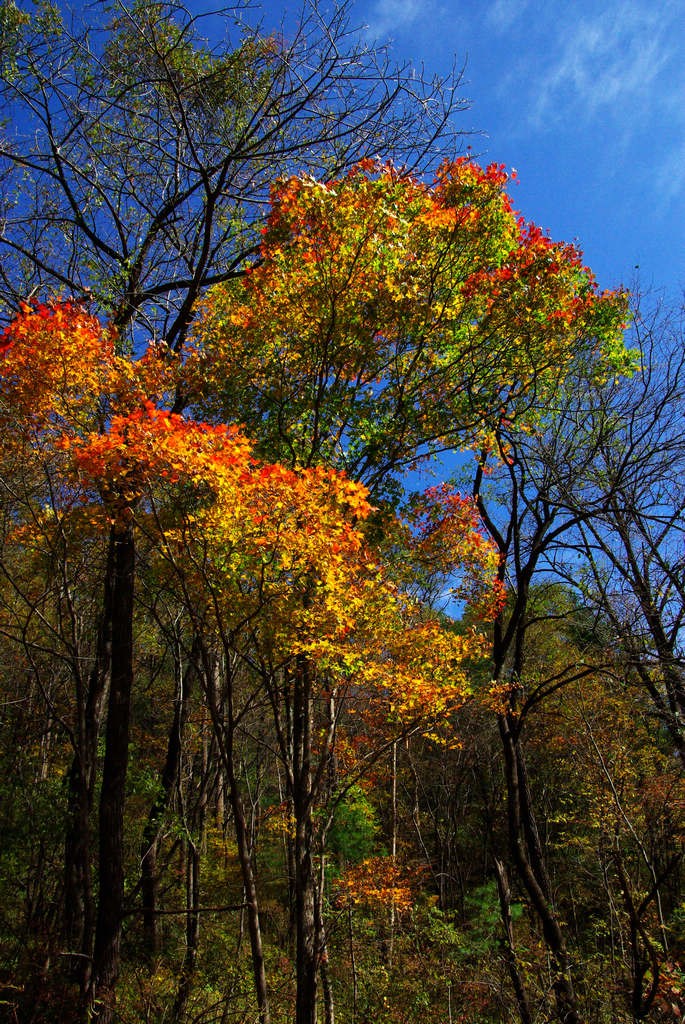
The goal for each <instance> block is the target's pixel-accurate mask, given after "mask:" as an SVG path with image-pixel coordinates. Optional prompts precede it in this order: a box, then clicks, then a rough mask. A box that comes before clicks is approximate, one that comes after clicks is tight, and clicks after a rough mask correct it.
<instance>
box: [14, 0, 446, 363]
mask: <svg viewBox="0 0 685 1024" xmlns="http://www.w3.org/2000/svg"><path fill="white" fill-rule="evenodd" d="M0 10H1V12H2V18H3V24H4V25H5V26H6V32H7V34H6V39H7V40H11V45H10V44H9V43H8V44H7V48H8V52H7V55H6V56H5V57H3V60H2V65H1V69H2V76H1V78H0V81H1V83H2V84H1V87H0V89H1V91H0V97H1V99H0V102H1V103H2V110H3V120H2V134H1V136H0V160H1V161H2V163H1V168H2V169H1V171H0V174H1V176H2V181H3V199H2V202H3V209H2V216H1V223H2V231H1V234H0V245H1V247H2V254H3V260H2V296H3V301H4V309H5V316H7V315H9V314H11V313H12V312H13V310H14V308H16V306H17V304H18V303H19V301H21V300H22V299H26V298H28V297H29V296H35V297H37V298H38V299H43V298H49V297H50V296H52V295H54V294H68V295H69V294H70V295H74V296H77V297H82V298H88V299H91V300H92V301H93V302H94V303H95V308H96V309H97V311H99V312H100V313H101V314H102V315H104V316H105V317H107V318H108V319H109V320H110V321H111V322H112V323H113V324H114V326H115V327H116V329H117V331H118V332H119V335H120V337H122V338H123V337H124V336H128V335H130V332H131V331H132V330H135V329H138V330H139V331H140V332H141V334H142V335H143V336H150V337H153V338H155V339H156V340H161V339H165V340H166V341H167V342H168V344H169V345H170V346H171V347H173V348H176V349H178V348H180V346H181V345H182V343H183V339H184V337H185V334H186V332H187V329H188V326H189V324H190V322H191V320H192V318H193V315H194V314H193V306H194V304H195V302H196V301H197V299H198V297H199V296H200V295H202V294H203V293H204V291H205V290H206V288H207V287H208V286H209V285H212V284H216V283H217V282H220V281H225V280H229V279H231V278H232V277H235V276H236V275H239V274H241V273H242V271H243V270H244V267H245V264H246V261H248V260H249V259H250V258H252V257H253V256H254V253H255V249H256V244H255V234H254V224H255V222H256V221H257V222H258V221H259V218H260V213H261V210H262V207H263V204H264V202H265V200H266V199H267V195H268V185H269V183H270V181H271V180H272V178H273V176H274V174H278V173H289V172H292V171H293V170H300V171H303V172H304V171H309V172H313V173H317V174H321V173H323V174H331V175H332V174H335V173H336V172H337V171H338V170H339V169H340V168H341V167H344V166H346V165H348V164H349V163H350V162H353V161H355V160H358V159H359V158H360V157H363V156H376V155H378V154H381V155H383V156H385V157H393V158H394V159H396V160H397V161H398V162H399V163H408V164H411V165H418V166H423V165H424V164H425V163H426V162H427V160H429V159H430V160H432V159H434V151H435V150H437V151H441V150H443V149H444V151H447V152H448V153H450V152H451V151H452V150H453V148H454V145H455V141H456V130H455V127H454V125H453V123H452V115H453V114H455V113H456V112H458V111H459V110H460V109H461V108H462V107H463V104H462V102H461V101H460V100H459V98H458V91H457V88H458V84H459V76H458V74H456V73H455V74H452V75H448V76H447V78H445V79H441V80H439V79H435V80H434V81H432V82H423V81H422V80H421V79H420V76H417V75H416V74H415V72H414V70H413V69H412V68H410V67H397V66H395V65H394V64H393V63H392V61H391V60H390V59H389V57H388V56H387V54H386V53H385V52H384V51H383V50H382V49H374V48H371V47H368V46H366V44H365V43H364V42H363V41H362V40H361V38H360V37H359V35H358V34H356V33H355V32H354V31H352V30H351V29H350V25H349V10H348V7H347V5H345V4H343V5H342V6H340V7H338V8H337V9H336V10H335V11H334V12H333V13H332V14H330V15H329V13H327V14H326V16H325V17H322V16H321V14H320V12H319V11H318V9H317V7H316V5H315V4H312V5H311V6H306V7H305V9H304V11H303V15H302V18H301V20H300V22H299V23H298V24H296V25H295V27H294V28H293V30H292V34H291V35H290V36H289V37H288V36H287V35H286V34H285V32H274V33H272V34H264V33H262V32H261V31H260V30H259V29H257V28H254V27H252V25H251V23H250V11H249V8H248V7H247V6H239V7H238V8H232V9H231V11H230V12H228V11H221V10H218V11H215V12H210V13H208V14H206V15H195V14H192V13H191V12H190V11H188V10H187V9H186V8H185V7H183V6H182V5H181V4H178V3H164V2H159V3H158V2H152V3H150V2H147V0H140V2H134V3H132V4H124V3H122V4H117V5H115V6H114V7H112V6H110V5H108V4H96V5H94V6H92V7H89V8H88V11H87V17H86V16H85V11H84V10H82V11H79V12H77V13H76V14H75V15H74V16H73V17H71V18H70V19H67V18H62V15H61V14H60V12H59V11H58V9H57V7H56V6H53V5H44V6H41V5H36V6H35V7H34V6H32V5H30V4H29V5H27V6H26V7H20V6H18V5H16V4H15V3H14V2H13V0H7V2H5V3H4V4H3V5H2V8H1V9H0ZM217 24H221V25H224V26H228V25H229V24H230V25H231V27H232V31H231V32H230V33H229V32H228V31H227V35H226V38H225V39H224V40H223V41H221V42H219V43H216V44H213V43H210V42H209V41H208V40H207V38H205V36H206V35H207V36H208V35H209V34H210V33H213V32H214V31H215V30H216V25H217ZM10 50H11V55H10V53H9V51H10ZM3 52H4V51H3Z"/></svg>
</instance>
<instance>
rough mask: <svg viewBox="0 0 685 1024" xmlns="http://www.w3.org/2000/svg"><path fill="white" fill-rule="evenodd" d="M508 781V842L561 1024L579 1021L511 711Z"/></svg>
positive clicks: (505, 730)
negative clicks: (546, 954)
mask: <svg viewBox="0 0 685 1024" xmlns="http://www.w3.org/2000/svg"><path fill="white" fill-rule="evenodd" d="M498 723H499V730H500V736H501V739H502V745H503V749H504V767H505V775H506V782H507V810H508V819H509V842H510V845H511V852H512V856H513V858H514V862H515V864H516V868H517V870H518V874H519V877H520V879H521V882H522V883H523V886H524V888H525V890H526V892H527V893H528V896H529V898H530V901H531V903H532V905H533V908H534V910H535V912H536V914H537V916H538V919H539V921H540V923H541V925H542V932H543V935H544V938H545V943H546V945H547V947H548V949H549V951H550V955H551V961H552V973H553V977H552V986H553V988H554V995H555V999H556V1004H557V1016H558V1017H559V1020H560V1021H561V1022H562V1024H580V1018H579V1017H578V1009H577V1003H576V995H575V991H574V988H573V982H572V980H571V972H570V964H569V959H568V953H567V950H566V943H565V941H564V936H563V933H562V931H561V928H560V926H559V922H558V920H557V917H556V914H555V911H554V906H553V903H552V898H551V892H550V885H549V878H548V875H547V870H546V866H545V863H544V859H543V856H542V849H541V846H540V841H539V837H538V832H537V825H536V822H535V817H534V814H533V809H532V805H531V801H530V788H529V784H528V774H527V770H526V766H525V761H524V758H523V751H522V750H521V746H520V740H519V739H518V738H517V737H516V733H515V724H514V723H513V721H512V718H511V715H510V713H507V714H505V715H498Z"/></svg>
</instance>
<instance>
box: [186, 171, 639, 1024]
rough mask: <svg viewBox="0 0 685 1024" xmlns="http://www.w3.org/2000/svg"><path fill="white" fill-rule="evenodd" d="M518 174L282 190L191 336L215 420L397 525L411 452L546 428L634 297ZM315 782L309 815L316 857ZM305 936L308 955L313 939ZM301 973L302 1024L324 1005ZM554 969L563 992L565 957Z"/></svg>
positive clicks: (367, 176) (609, 368)
mask: <svg viewBox="0 0 685 1024" xmlns="http://www.w3.org/2000/svg"><path fill="white" fill-rule="evenodd" d="M506 183H507V176H506V174H505V173H504V170H503V168H501V167H498V166H496V165H491V166H490V167H489V168H487V170H483V169H481V168H480V167H478V166H477V165H475V164H474V163H472V162H471V161H468V160H463V159H461V160H458V161H457V162H456V163H453V164H445V165H443V166H442V168H441V169H440V171H439V173H438V174H437V176H436V179H435V181H434V182H433V184H432V185H431V186H428V185H426V184H425V183H423V182H421V181H418V180H416V179H414V178H412V177H410V176H408V175H406V174H403V173H402V174H400V173H398V172H397V171H395V170H394V169H393V168H390V167H383V166H377V165H374V164H373V163H372V162H366V163H364V164H362V165H361V166H359V167H357V168H353V169H352V170H351V171H349V172H348V173H347V175H345V176H343V177H342V178H340V179H337V180H334V181H329V182H327V183H322V182H317V181H315V180H313V179H308V178H289V179H286V180H284V181H283V182H280V183H278V184H277V185H276V186H275V188H274V191H273V195H272V211H271V214H270V216H269V221H268V225H267V227H266V228H265V231H264V240H263V242H262V247H261V252H260V260H259V262H258V264H257V265H256V266H255V267H254V269H253V270H251V271H250V272H249V273H248V274H246V275H245V277H244V279H242V280H241V281H240V282H235V283H234V284H231V285H227V286H220V287H217V288H216V289H215V290H213V291H212V292H211V293H210V295H209V296H208V298H207V300H206V301H205V303H204V305H203V310H202V315H201V318H200V320H199V322H198V324H197V326H196V328H195V331H196V341H197V344H198V345H199V346H200V347H201V349H202V352H203V358H204V360H205V373H206V381H207V386H206V388H205V390H204V393H203V395H202V397H201V398H200V400H199V403H198V404H199V408H200V409H201V410H203V414H204V415H207V416H208V417H210V418H216V417H219V418H221V417H222V416H225V415H226V413H227V412H228V410H231V413H232V414H233V415H235V414H237V415H238V416H239V417H240V419H241V420H244V421H245V423H246V424H247V428H248V431H250V432H251V433H252V434H253V436H254V437H255V439H256V441H257V444H258V450H259V451H261V452H263V453H265V454H266V453H268V454H270V455H271V456H272V457H273V456H276V457H278V458H279V459H282V460H283V461H284V462H286V463H287V464H291V465H293V466H297V465H305V466H310V465H315V464H317V463H319V462H321V461H323V462H325V463H329V464H330V463H332V464H335V465H339V466H342V467H344V468H345V470H346V471H347V472H348V473H349V474H350V475H351V476H353V477H355V478H357V479H361V480H363V481H365V482H366V483H367V485H368V486H369V488H370V490H371V494H372V496H374V497H377V498H378V499H379V500H382V501H383V503H384V504H383V508H384V509H385V515H386V517H387V515H388V510H389V509H391V508H392V505H393V502H394V503H396V502H397V497H398V494H399V493H400V492H401V487H402V484H401V476H402V474H403V472H404V471H405V470H406V467H407V466H408V465H412V464H415V463H416V461H417V459H420V458H422V457H425V456H427V455H430V454H434V453H437V452H442V451H445V450H450V449H453V448H455V447H458V446H467V445H479V446H480V447H481V448H482V447H483V446H484V447H485V450H495V449H496V447H497V440H496V439H497V436H498V430H499V428H500V427H501V424H502V423H503V422H504V421H508V422H511V423H513V424H515V425H516V426H517V428H518V427H520V428H521V429H522V430H525V429H528V430H530V429H534V428H535V425H536V424H538V423H539V422H540V421H541V419H542V417H543V412H544V410H545V406H546V403H547V402H548V401H549V397H550V396H551V395H552V394H553V393H554V390H555V388H557V387H559V386H560V384H561V382H562V381H563V379H564V375H565V373H566V372H567V368H568V367H569V366H570V365H571V363H572V362H573V361H574V360H581V361H582V359H583V358H584V357H585V358H587V359H590V360H591V361H592V363H593V366H594V372H595V373H596V374H597V375H598V376H599V375H601V374H602V373H607V372H613V373H615V372H617V371H619V370H620V369H621V368H622V367H626V366H628V362H629V361H628V359H627V357H626V354H625V350H624V349H623V346H622V341H621V327H622V320H623V317H624V316H625V296H624V295H623V294H621V293H618V294H604V295H600V294H599V293H598V292H597V290H596V287H595V285H594V281H593V279H592V276H591V274H590V272H589V270H588V269H587V268H586V267H584V266H583V264H582V260H581V258H580V254H579V252H578V251H577V250H576V249H575V248H574V247H573V246H568V245H562V244H555V243H553V242H552V241H551V240H550V239H549V238H547V237H546V236H544V235H543V234H542V232H540V231H539V229H537V228H536V227H535V226H533V225H528V224H526V223H525V221H524V220H523V219H522V218H519V217H517V215H516V214H515V213H514V211H513V209H512V206H511V202H510V200H509V197H508V195H507V193H506V188H505V186H506ZM493 446H494V447H493ZM496 454H497V457H499V458H500V459H502V458H505V452H504V450H502V451H497V453H496ZM505 461H506V459H505ZM475 493H476V496H478V494H479V488H478V486H476V488H475ZM436 497H437V495H436ZM444 499H445V500H446V501H448V500H449V495H448V493H447V492H445V495H444ZM438 504H439V502H438ZM483 511H484V510H483V509H482V508H481V514H483ZM432 514H435V513H432ZM448 518H449V517H448ZM391 519H392V514H391V515H390V520H391ZM440 521H441V518H440V516H436V519H435V524H437V523H439V522H440ZM430 522H431V514H429V515H428V521H427V523H426V528H427V529H428V532H429V534H430V532H431V531H430ZM435 524H434V525H435ZM376 525H377V529H378V530H379V531H380V534H381V536H382V535H383V533H384V532H386V533H387V531H388V530H389V526H388V520H387V518H386V523H385V525H383V516H382V515H381V517H380V519H379V520H377V524H376ZM389 532H390V535H391V534H392V530H391V529H390V531H389ZM543 532H544V531H543ZM438 535H440V530H438ZM491 535H492V537H493V540H494V541H495V543H497V536H498V535H495V534H491ZM504 555H505V552H503V551H501V550H500V556H502V562H501V565H500V573H503V572H504V569H503V566H504V562H505V559H504V557H503V556H504ZM536 558H537V556H536ZM410 566H411V568H410V570H409V571H410V572H415V571H417V570H418V567H417V566H416V565H415V564H414V563H413V562H410ZM444 571H446V572H447V573H448V572H449V570H448V569H445V570H444ZM503 582H504V576H502V583H503ZM503 659H504V655H503V656H502V658H500V659H499V662H498V663H499V670H501V667H502V665H503ZM499 670H498V671H499ZM303 671H304V667H303ZM305 675H306V676H307V679H308V681H307V683H306V686H305V687H304V689H300V691H299V692H298V690H297V688H295V690H294V691H293V696H292V698H291V699H292V701H293V708H294V709H295V710H294V711H293V714H294V715H296V716H299V717H300V718H301V719H302V721H303V722H304V723H305V733H306V735H307V736H311V734H312V725H311V721H312V719H311V716H312V705H311V699H312V698H311V694H312V692H313V691H312V687H313V686H314V680H313V679H311V678H309V673H308V672H306V673H305ZM496 676H497V673H496ZM306 742H307V743H308V744H309V745H310V746H311V739H308V740H307V741H306ZM306 758H307V763H308V764H309V762H310V760H311V755H310V754H309V753H307V755H306ZM308 786H309V782H307V784H306V786H305V799H304V800H303V801H300V803H301V808H302V809H301V811H300V812H299V813H300V815H301V820H302V822H303V834H304V836H305V839H304V845H303V850H306V851H307V852H306V858H307V860H309V859H310V858H311V852H310V851H309V849H308V847H310V846H311V825H310V824H309V819H310V815H311V803H310V801H309V789H308ZM298 800H299V797H298V798H296V795H295V793H293V803H294V805H295V806H297V804H298ZM296 816H297V812H296ZM302 884H303V885H304V882H303V883H302ZM307 885H309V883H308V882H307ZM307 900H308V901H309V904H310V905H311V902H312V900H313V896H312V897H310V896H308V897H307ZM301 912H302V911H301ZM311 917H312V915H311V914H308V918H309V920H310V922H311ZM550 920H552V921H553V917H552V918H550ZM554 927H555V928H556V932H555V935H556V937H557V938H558V939H559V943H560V945H559V950H560V955H561V956H562V959H563V957H564V956H565V954H564V953H562V952H561V950H562V946H563V940H562V939H561V933H560V932H559V929H558V925H556V922H554ZM306 930H307V929H305V931H306ZM308 930H309V931H310V932H311V931H312V926H311V923H310V925H309V926H308ZM298 937H300V948H303V947H305V946H306V951H305V952H304V956H305V959H307V958H308V959H309V960H310V961H312V962H313V961H314V960H315V957H312V956H311V955H310V953H311V945H312V940H311V939H310V938H305V934H304V932H303V934H302V936H300V935H299V933H298ZM307 973H308V977H309V980H307V982H306V986H307V989H308V994H305V995H304V996H303V998H302V1001H301V1002H300V1001H299V988H298V1021H300V1020H301V1021H303V1022H304V1021H305V1020H310V1019H312V1017H311V1015H312V1014H313V1013H314V1007H315V1004H316V987H315V971H314V970H313V969H308V972H307ZM560 977H561V979H562V981H560V985H562V986H563V984H565V983H566V982H565V978H566V968H565V967H564V966H562V967H561V975H560ZM312 979H314V980H312ZM304 984H305V982H304V980H303V985H304ZM569 999H570V1004H569V1005H572V1000H573V997H572V995H569Z"/></svg>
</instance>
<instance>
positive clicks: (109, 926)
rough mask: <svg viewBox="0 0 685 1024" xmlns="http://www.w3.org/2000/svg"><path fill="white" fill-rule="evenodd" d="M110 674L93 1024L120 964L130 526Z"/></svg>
mask: <svg viewBox="0 0 685 1024" xmlns="http://www.w3.org/2000/svg"><path fill="white" fill-rule="evenodd" d="M110 543H111V544H112V545H113V548H114V580H113V588H112V609H113V610H112V670H111V676H112V678H111V683H110V691H109V701H108V707H107V728H106V733H105V758H104V764H103V770H102V789H101V792H100V815H99V852H100V857H99V865H100V886H99V892H100V896H99V900H98V912H97V921H96V927H95V948H94V951H93V980H92V984H91V992H92V995H91V999H92V1001H93V1003H94V1008H95V1020H96V1021H97V1024H110V1022H111V1021H112V1020H113V1015H114V1001H115V990H116V983H117V979H118V977H119V968H120V962H121V928H122V920H123V903H124V802H125V798H126V773H127V769H128V742H129V725H130V717H131V688H132V685H133V590H134V573H135V541H134V536H133V526H132V524H128V525H127V526H125V527H123V528H119V529H117V528H115V527H113V528H112V533H111V538H110Z"/></svg>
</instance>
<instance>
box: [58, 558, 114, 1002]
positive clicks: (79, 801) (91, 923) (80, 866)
mask: <svg viewBox="0 0 685 1024" xmlns="http://www.w3.org/2000/svg"><path fill="white" fill-rule="evenodd" d="M113 584H114V544H113V543H112V540H111V538H110V542H109V544H108V550H107V563H106V567H105V579H104V594H103V604H102V612H101V616H100V625H99V629H98V639H97V647H96V651H95V660H94V662H93V666H92V669H91V672H90V676H89V679H88V691H87V694H85V695H84V694H83V693H82V688H81V687H80V686H79V691H80V692H79V695H78V703H79V707H78V709H77V713H78V717H79V721H78V729H77V736H78V749H77V750H76V752H75V753H74V758H73V761H72V764H71V768H70V771H69V795H68V806H69V814H68V821H67V832H66V836H65V843H64V900H65V912H64V933H65V939H66V942H67V945H68V946H69V948H70V949H72V950H74V951H75V952H77V953H79V954H80V955H79V956H77V957H75V958H74V959H75V965H74V967H75V969H74V973H75V976H76V977H77V978H78V981H79V986H80V989H81V996H82V998H83V999H85V998H86V992H87V990H88V987H89V985H90V977H91V963H92V954H93V936H94V932H95V900H94V896H93V882H92V852H91V842H90V815H91V812H92V810H93V797H94V792H95V776H96V761H97V743H98V736H99V732H100V725H101V720H102V709H103V705H104V701H105V696H106V690H107V680H108V678H109V672H110V661H111V653H112V590H113Z"/></svg>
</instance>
